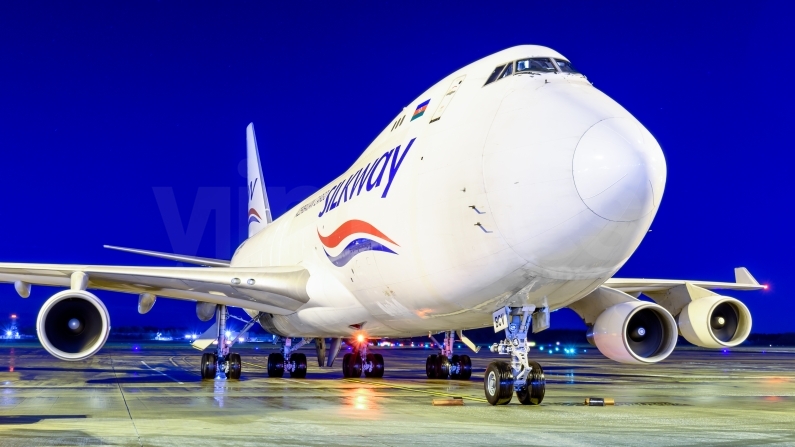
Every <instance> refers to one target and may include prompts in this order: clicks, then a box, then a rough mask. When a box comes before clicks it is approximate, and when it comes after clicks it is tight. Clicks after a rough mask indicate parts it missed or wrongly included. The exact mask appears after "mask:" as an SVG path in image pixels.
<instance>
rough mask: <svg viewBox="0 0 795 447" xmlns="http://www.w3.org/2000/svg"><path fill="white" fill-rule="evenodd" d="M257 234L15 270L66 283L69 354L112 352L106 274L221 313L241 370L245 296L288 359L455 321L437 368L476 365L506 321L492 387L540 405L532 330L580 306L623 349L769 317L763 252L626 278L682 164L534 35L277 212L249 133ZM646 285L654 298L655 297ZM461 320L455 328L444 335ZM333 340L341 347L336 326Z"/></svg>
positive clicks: (642, 351)
mask: <svg viewBox="0 0 795 447" xmlns="http://www.w3.org/2000/svg"><path fill="white" fill-rule="evenodd" d="M246 132H247V151H248V189H249V204H248V209H247V213H248V222H249V224H248V230H249V238H248V239H247V240H246V241H245V242H244V243H243V244H241V245H240V247H239V248H238V249H237V251H236V252H235V253H234V256H233V257H232V259H231V260H229V261H227V260H218V259H207V258H197V257H191V256H183V255H175V254H167V253H159V252H152V251H145V250H136V249H126V248H119V247H112V248H119V249H122V250H126V251H131V252H135V253H140V254H145V255H149V256H156V257H162V258H166V259H172V260H175V261H180V262H183V263H188V264H195V265H197V267H124V266H98V265H51V264H8V263H7V264H0V281H2V282H9V283H14V285H15V288H16V290H17V292H18V293H19V295H21V296H22V297H27V296H28V295H29V294H30V288H31V285H32V284H41V285H47V286H60V287H65V288H66V289H65V290H63V291H61V292H59V293H56V294H55V295H53V296H52V297H51V298H49V299H48V300H47V301H46V303H45V304H44V305H43V306H42V308H41V311H40V313H39V316H38V321H37V329H38V336H39V340H40V341H41V343H42V345H43V346H44V348H45V349H46V350H47V351H49V352H50V353H51V354H52V355H54V356H55V357H58V358H60V359H63V360H81V359H85V358H88V357H90V356H92V355H94V354H95V353H97V352H98V351H99V350H100V349H101V348H102V346H103V345H104V343H105V341H106V340H107V338H108V334H109V331H110V316H109V315H108V311H107V309H106V308H105V306H104V305H103V303H102V301H101V300H100V299H99V298H98V297H97V296H96V295H95V294H94V293H93V292H91V291H89V290H112V291H117V292H127V293H132V294H137V295H138V303H139V304H138V310H139V312H141V313H146V312H148V311H149V310H150V309H151V308H152V306H153V305H154V304H155V301H156V299H157V298H173V299H180V300H188V301H195V302H196V311H197V315H198V317H199V318H200V319H202V320H203V321H210V320H212V319H214V320H215V321H214V324H213V326H212V327H211V328H210V329H209V330H208V332H207V334H209V336H205V337H202V338H200V340H197V342H196V345H197V347H199V348H201V349H207V348H210V347H211V346H213V343H215V345H214V346H215V347H214V349H213V351H214V352H207V353H205V354H204V355H203V357H202V366H201V373H202V377H204V378H208V379H209V378H215V377H220V378H228V379H238V378H239V377H240V375H241V358H240V356H239V355H238V354H236V353H234V352H230V351H232V348H233V343H234V337H233V338H231V339H228V338H227V335H226V321H227V318H228V310H227V309H228V307H229V306H233V307H238V308H241V309H244V310H245V312H246V313H247V314H248V315H249V316H250V317H251V319H250V321H249V322H248V325H247V327H245V328H243V330H244V331H245V330H248V328H250V327H251V325H253V324H260V325H262V327H263V328H265V329H266V330H267V331H269V332H271V333H273V334H276V335H278V336H279V337H280V340H281V346H282V347H281V349H280V351H279V352H274V353H272V354H270V355H269V357H268V374H269V375H270V376H278V377H281V376H282V375H283V374H284V373H285V372H287V373H288V374H289V375H290V376H291V377H304V376H305V375H306V367H307V359H306V356H305V355H304V354H302V353H300V352H298V348H300V347H301V346H302V345H304V344H305V343H307V342H309V341H311V340H312V339H314V340H316V341H315V345H316V347H317V350H318V357H319V361H320V362H321V364H322V363H324V358H325V353H326V351H328V361H327V362H325V363H327V364H328V366H331V364H332V363H333V362H334V359H335V358H336V356H337V353H338V352H339V350H340V344H341V340H342V339H346V338H350V339H352V340H353V343H354V350H353V351H352V352H351V353H348V354H345V356H344V357H343V359H342V371H343V376H345V377H359V376H361V374H362V373H363V374H364V375H365V376H368V377H382V376H383V374H384V370H385V362H384V359H383V357H382V356H381V355H380V354H378V353H374V352H370V350H369V349H368V343H367V340H368V338H379V337H410V336H431V337H434V335H435V336H436V337H439V340H441V341H439V340H436V339H435V340H436V345H437V346H438V347H439V353H438V354H434V355H431V356H429V357H428V359H427V362H426V371H427V374H428V377H429V378H450V379H469V378H470V375H471V372H472V365H471V361H470V358H469V356H468V355H466V354H464V353H459V354H454V353H453V346H454V343H453V342H454V340H456V339H458V340H461V341H462V342H463V343H464V344H465V345H467V346H468V347H469V348H471V349H475V350H476V349H477V347H475V345H474V344H473V343H471V342H470V341H469V340H468V339H467V337H466V335H465V334H464V331H465V330H467V329H473V328H482V327H486V326H493V327H494V330H495V331H496V332H498V333H502V334H504V337H503V341H501V342H499V343H495V344H494V345H493V346H491V350H492V351H493V352H494V353H495V354H503V355H505V356H507V358H509V359H510V361H495V362H492V363H491V364H490V365H489V367H488V369H487V370H486V372H485V375H484V391H485V394H486V397H487V399H488V401H489V402H490V403H491V404H494V405H500V404H506V403H508V402H509V401H510V400H511V399H512V396H513V394H514V392H515V393H516V396H517V398H518V400H519V402H521V403H522V404H531V405H533V404H539V403H540V402H541V401H542V400H543V398H544V392H545V379H544V373H543V370H542V368H541V366H540V365H539V364H538V363H536V362H534V361H532V360H531V359H530V352H529V347H528V341H527V336H528V333H529V332H530V331H533V332H538V331H542V330H544V329H546V328H547V327H549V324H550V312H551V311H554V310H556V309H560V308H564V307H568V308H571V309H573V310H574V311H575V312H577V313H578V314H579V315H580V317H582V319H583V321H584V322H585V324H586V325H587V327H588V332H587V337H588V340H589V341H590V342H591V343H593V344H594V345H595V346H596V347H597V348H598V349H599V351H600V352H602V353H603V354H604V355H605V356H607V357H609V358H610V359H613V360H615V361H618V362H624V363H636V364H648V363H655V362H659V361H662V360H664V359H665V358H666V357H668V355H669V354H671V352H672V351H673V349H674V346H675V345H676V341H677V335H678V334H680V333H681V335H683V336H684V337H685V338H686V339H687V340H688V341H689V342H691V343H693V344H695V345H698V346H702V347H708V348H719V347H724V346H735V345H737V344H739V343H742V342H743V340H745V338H746V337H747V336H748V334H749V333H750V331H751V315H750V313H749V311H748V308H747V307H746V306H745V305H744V304H743V303H742V302H740V301H738V300H737V299H735V298H731V297H727V296H723V295H720V294H718V293H716V292H715V291H714V290H757V289H761V288H763V287H764V286H762V285H760V284H759V283H758V282H757V281H756V280H754V278H753V277H752V276H751V274H750V273H749V272H748V271H747V270H746V269H744V268H737V269H735V278H736V281H735V282H733V283H723V282H711V281H689V280H661V279H623V278H614V277H613V275H614V274H615V273H616V272H617V271H618V269H620V268H621V266H622V265H624V263H625V262H626V261H627V259H628V258H629V257H630V256H631V255H632V253H633V252H634V251H635V250H636V249H637V248H638V245H639V244H640V242H641V240H642V239H643V237H644V235H646V233H647V232H648V231H649V227H650V226H651V223H652V221H653V219H654V216H655V214H656V213H657V210H658V208H659V206H660V201H661V200H662V197H663V192H664V190H665V182H666V163H665V157H664V155H663V151H662V149H661V148H660V145H659V144H658V143H657V141H656V140H655V139H654V137H653V136H652V134H651V133H650V132H649V131H648V130H647V129H646V128H645V127H644V126H643V125H642V124H641V123H640V122H638V120H637V119H635V117H633V116H632V114H630V113H629V112H628V111H627V110H625V109H624V108H623V107H621V105H619V104H618V103H616V102H615V101H613V100H612V99H610V98H609V97H608V96H607V95H605V94H604V93H602V92H601V91H599V90H597V89H596V88H595V87H594V86H593V85H592V84H591V83H590V82H589V81H588V79H587V78H586V77H585V76H584V75H583V74H582V73H580V72H578V71H577V70H576V69H575V68H574V66H573V65H572V63H571V62H570V61H569V60H568V59H567V58H565V57H564V56H563V55H561V54H559V53H557V52H556V51H553V50H551V49H549V48H545V47H541V46H533V45H523V46H517V47H513V48H509V49H507V50H504V51H500V52H498V53H495V54H492V55H490V56H488V57H485V58H483V59H480V60H478V61H476V62H474V63H472V64H469V65H467V66H465V67H463V68H461V69H459V70H457V71H455V72H453V73H451V74H450V75H449V76H447V77H445V78H444V79H442V80H441V81H439V82H438V83H436V84H435V85H433V86H432V87H430V88H429V89H428V90H426V91H425V92H423V93H422V94H420V95H419V96H418V97H417V98H415V99H413V100H412V101H411V102H410V103H409V105H408V106H407V107H406V108H404V109H403V110H402V111H401V112H400V113H399V114H397V116H395V117H394V119H393V120H392V121H390V122H389V123H388V124H387V125H386V127H384V129H383V131H381V133H380V134H379V135H378V136H377V137H376V138H375V140H374V141H373V142H372V143H371V144H370V145H369V146H368V147H367V148H366V149H365V150H364V152H363V153H362V155H361V156H360V157H359V159H358V160H356V162H355V163H354V164H353V165H352V166H351V167H350V168H349V169H348V170H347V171H346V172H344V173H342V174H341V175H340V176H339V177H338V178H336V179H335V180H334V181H333V182H331V183H330V184H328V185H326V186H325V187H324V188H322V190H320V192H319V193H318V194H316V195H314V196H312V197H308V198H307V199H306V200H305V201H304V202H302V203H300V204H299V205H298V206H296V207H295V208H293V209H291V210H289V211H288V212H287V213H285V214H284V215H283V216H281V217H279V218H278V219H275V220H273V219H272V218H271V212H270V208H269V205H268V198H267V195H266V194H265V184H264V179H263V178H262V169H261V167H260V161H259V154H258V151H257V143H256V138H255V134H254V127H253V125H249V126H248V128H247V130H246ZM640 294H644V295H646V296H647V297H649V298H651V300H653V302H652V301H648V300H639V299H638V297H639V295H640ZM436 334H441V336H439V335H436ZM327 339H331V343H330V345H327V342H326V340H327Z"/></svg>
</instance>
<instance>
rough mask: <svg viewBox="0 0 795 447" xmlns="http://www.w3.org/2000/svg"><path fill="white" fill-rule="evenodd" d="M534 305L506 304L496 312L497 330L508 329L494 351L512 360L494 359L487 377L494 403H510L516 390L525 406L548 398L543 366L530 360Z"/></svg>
mask: <svg viewBox="0 0 795 447" xmlns="http://www.w3.org/2000/svg"><path fill="white" fill-rule="evenodd" d="M533 310H535V307H534V306H525V307H514V308H509V307H506V308H504V309H502V310H500V311H498V312H495V314H494V315H495V317H494V321H495V323H494V327H495V329H499V328H504V330H505V340H503V341H501V342H500V343H494V344H493V345H492V346H491V352H494V353H498V354H509V355H510V356H511V362H510V363H509V362H502V361H497V362H491V364H489V367H488V368H487V369H486V374H485V375H484V377H483V389H484V391H485V392H486V400H488V401H489V403H490V404H492V405H506V404H507V403H508V402H510V401H511V398H512V397H513V392H514V391H516V397H517V398H518V399H519V402H520V403H522V405H538V404H540V403H541V401H542V400H544V391H545V388H546V379H545V378H544V370H543V369H541V365H539V364H538V363H536V362H531V361H529V360H528V359H527V354H528V350H529V349H528V345H527V331H528V329H529V328H530V323H531V321H532V316H531V312H532V311H533Z"/></svg>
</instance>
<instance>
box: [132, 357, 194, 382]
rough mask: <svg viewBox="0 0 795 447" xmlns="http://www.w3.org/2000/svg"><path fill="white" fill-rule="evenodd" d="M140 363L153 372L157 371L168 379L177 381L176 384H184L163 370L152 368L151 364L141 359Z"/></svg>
mask: <svg viewBox="0 0 795 447" xmlns="http://www.w3.org/2000/svg"><path fill="white" fill-rule="evenodd" d="M141 363H143V364H144V366H146V367H147V368H149V369H151V370H152V371H154V372H156V373H158V374H160V375H163V376H166V377H168V378H169V379H171V380H173V381H174V382H177V383H178V384H180V385H185V384H184V383H183V382H180V381H179V380H177V379H175V378H173V377H171V376H169V375H168V374H166V373H164V372H163V371H158V370H156V369H154V368H152V367H151V366H149V365H147V364H146V362H145V361H143V360H141Z"/></svg>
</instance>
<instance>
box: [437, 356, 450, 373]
mask: <svg viewBox="0 0 795 447" xmlns="http://www.w3.org/2000/svg"><path fill="white" fill-rule="evenodd" d="M435 368H436V378H437V379H447V378H448V377H450V360H449V359H448V358H447V356H445V355H437V356H436V364H435Z"/></svg>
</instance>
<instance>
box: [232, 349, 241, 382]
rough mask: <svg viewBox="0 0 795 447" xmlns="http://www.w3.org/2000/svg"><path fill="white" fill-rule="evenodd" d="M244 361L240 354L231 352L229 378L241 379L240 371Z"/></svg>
mask: <svg viewBox="0 0 795 447" xmlns="http://www.w3.org/2000/svg"><path fill="white" fill-rule="evenodd" d="M242 363H243V361H242V360H241V359H240V354H229V378H230V379H233V380H239V379H240V371H241V368H242Z"/></svg>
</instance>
